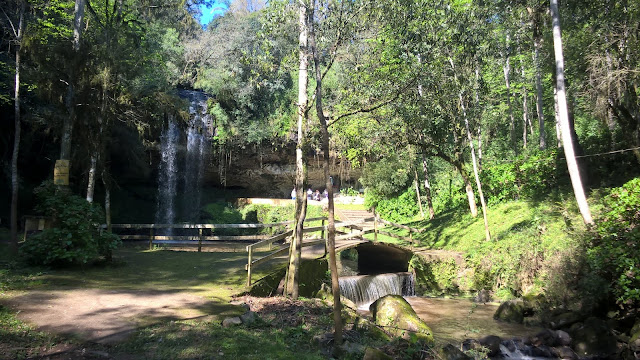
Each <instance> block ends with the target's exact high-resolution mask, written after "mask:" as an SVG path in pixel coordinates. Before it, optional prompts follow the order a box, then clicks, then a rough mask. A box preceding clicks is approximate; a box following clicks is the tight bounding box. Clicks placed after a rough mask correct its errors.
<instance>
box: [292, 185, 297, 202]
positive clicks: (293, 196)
mask: <svg viewBox="0 0 640 360" xmlns="http://www.w3.org/2000/svg"><path fill="white" fill-rule="evenodd" d="M295 199H296V187H295V186H294V187H293V190H291V200H295Z"/></svg>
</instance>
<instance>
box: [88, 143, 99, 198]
mask: <svg viewBox="0 0 640 360" xmlns="http://www.w3.org/2000/svg"><path fill="white" fill-rule="evenodd" d="M97 167H98V151H97V150H95V151H94V152H93V154H91V165H90V166H89V180H88V181H87V202H88V203H92V202H93V192H94V190H95V184H96V168H97Z"/></svg>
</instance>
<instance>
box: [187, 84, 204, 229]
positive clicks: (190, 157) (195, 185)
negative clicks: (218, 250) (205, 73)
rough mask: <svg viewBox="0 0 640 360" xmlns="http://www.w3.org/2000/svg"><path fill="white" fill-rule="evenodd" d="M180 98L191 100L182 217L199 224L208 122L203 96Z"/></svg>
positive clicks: (189, 94)
mask: <svg viewBox="0 0 640 360" xmlns="http://www.w3.org/2000/svg"><path fill="white" fill-rule="evenodd" d="M182 94H184V95H182ZM182 94H181V95H182V96H185V95H186V96H185V97H187V98H188V99H189V100H190V105H189V113H190V114H191V119H190V121H189V129H188V130H187V149H186V155H185V167H186V169H185V172H184V197H183V202H182V204H183V206H182V217H183V220H185V221H188V222H198V221H199V220H200V201H201V198H202V194H201V189H202V177H203V174H204V168H205V166H206V162H207V156H208V151H207V145H208V142H207V136H208V134H209V132H210V131H209V128H210V126H211V118H210V115H209V114H207V97H206V95H205V94H203V93H201V92H196V91H188V92H187V91H184V92H183V93H182Z"/></svg>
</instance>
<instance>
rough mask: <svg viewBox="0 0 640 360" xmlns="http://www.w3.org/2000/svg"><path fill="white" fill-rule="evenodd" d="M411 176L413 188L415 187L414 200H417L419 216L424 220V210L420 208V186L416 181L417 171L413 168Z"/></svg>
mask: <svg viewBox="0 0 640 360" xmlns="http://www.w3.org/2000/svg"><path fill="white" fill-rule="evenodd" d="M413 176H414V181H413V183H414V184H415V187H416V198H417V199H418V207H419V208H420V216H421V217H422V218H423V219H424V209H423V208H422V199H421V198H420V184H419V180H418V170H417V169H416V168H415V167H414V168H413Z"/></svg>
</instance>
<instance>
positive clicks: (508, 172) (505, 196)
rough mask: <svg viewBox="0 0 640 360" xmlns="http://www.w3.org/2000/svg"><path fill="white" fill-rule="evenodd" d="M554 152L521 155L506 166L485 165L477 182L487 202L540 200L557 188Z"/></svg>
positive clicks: (556, 167) (555, 152)
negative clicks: (480, 184) (480, 182)
mask: <svg viewBox="0 0 640 360" xmlns="http://www.w3.org/2000/svg"><path fill="white" fill-rule="evenodd" d="M556 160H557V151H556V150H555V149H554V150H548V151H543V152H536V153H534V154H523V155H520V156H518V157H517V158H515V159H514V160H513V161H510V162H506V163H496V164H490V165H489V164H487V165H486V166H485V167H484V168H483V170H482V173H481V181H482V186H483V190H484V193H485V194H486V196H487V199H488V200H487V201H489V202H490V203H498V202H504V201H508V200H517V199H520V198H524V199H532V198H540V197H541V196H543V195H546V194H548V193H549V192H550V191H551V190H553V189H555V188H556V187H557V186H558V183H559V181H558V178H559V177H560V176H562V173H560V174H559V173H558V171H559V170H558V169H563V168H562V167H559V166H557V164H556Z"/></svg>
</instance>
